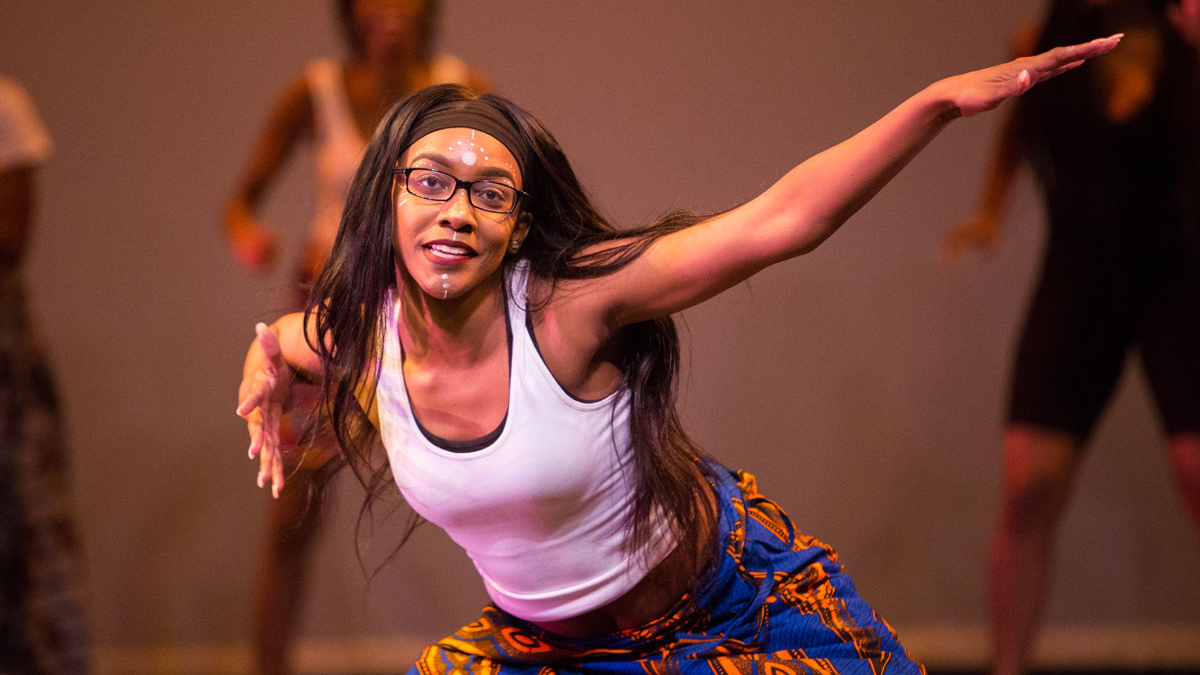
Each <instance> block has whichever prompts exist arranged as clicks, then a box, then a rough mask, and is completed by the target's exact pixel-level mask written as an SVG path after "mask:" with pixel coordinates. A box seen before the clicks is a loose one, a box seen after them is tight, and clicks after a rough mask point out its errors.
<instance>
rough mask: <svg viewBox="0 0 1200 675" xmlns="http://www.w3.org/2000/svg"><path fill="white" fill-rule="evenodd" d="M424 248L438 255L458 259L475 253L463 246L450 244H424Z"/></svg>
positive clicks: (463, 258)
mask: <svg viewBox="0 0 1200 675" xmlns="http://www.w3.org/2000/svg"><path fill="white" fill-rule="evenodd" d="M425 250H427V251H431V252H432V253H433V254H434V255H436V256H438V257H443V258H454V259H458V260H465V259H467V258H470V257H473V256H474V255H475V252H474V251H472V250H471V249H469V248H467V247H465V246H453V245H450V244H426V245H425Z"/></svg>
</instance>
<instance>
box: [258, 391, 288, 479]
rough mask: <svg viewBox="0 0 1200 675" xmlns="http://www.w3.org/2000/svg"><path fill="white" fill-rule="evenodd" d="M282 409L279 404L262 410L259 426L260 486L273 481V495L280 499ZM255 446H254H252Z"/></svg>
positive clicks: (281, 477)
mask: <svg viewBox="0 0 1200 675" xmlns="http://www.w3.org/2000/svg"><path fill="white" fill-rule="evenodd" d="M280 415H281V410H280V408H279V406H275V405H272V406H268V407H267V408H266V409H265V410H263V411H262V417H263V421H262V425H261V426H260V428H259V435H258V438H259V448H260V451H259V453H258V476H257V482H258V487H265V486H266V484H267V481H270V483H271V496H272V497H274V498H276V499H278V498H279V491H280V490H282V489H283V482H284V481H283V454H282V452H280V448H279V422H280V419H279V418H280ZM252 447H253V446H252Z"/></svg>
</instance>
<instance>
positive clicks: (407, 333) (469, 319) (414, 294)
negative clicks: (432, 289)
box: [397, 270, 508, 365]
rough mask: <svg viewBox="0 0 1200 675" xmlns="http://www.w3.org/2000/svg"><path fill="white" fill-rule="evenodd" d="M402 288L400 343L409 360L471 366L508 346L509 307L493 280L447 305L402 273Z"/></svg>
mask: <svg viewBox="0 0 1200 675" xmlns="http://www.w3.org/2000/svg"><path fill="white" fill-rule="evenodd" d="M397 278H398V279H401V280H402V281H401V283H400V305H401V310H400V311H401V315H400V322H399V334H400V343H401V345H403V347H404V354H405V358H406V359H412V360H414V361H416V362H421V361H426V360H430V359H433V360H437V361H439V362H444V363H445V362H448V363H456V364H460V365H466V364H469V363H474V362H478V361H480V360H482V359H483V358H485V357H486V356H487V355H488V354H490V353H491V352H492V350H494V349H496V348H498V347H501V346H504V345H506V344H507V335H506V334H507V324H506V322H505V318H504V317H505V314H506V312H507V311H508V307H507V305H506V303H505V296H504V293H503V291H502V287H501V284H502V283H503V276H502V274H501V273H500V271H496V273H495V274H493V275H492V277H490V278H488V279H487V280H486V281H485V282H484V283H481V284H479V285H478V286H476V287H475V288H473V289H471V290H470V291H469V292H467V293H466V294H464V295H461V296H459V297H455V298H449V299H446V300H442V299H440V298H435V297H433V296H430V295H429V294H428V293H426V292H425V291H424V290H423V289H421V288H420V287H419V286H418V285H417V284H416V283H415V282H414V281H413V280H412V279H411V278H409V277H408V276H407V275H406V274H404V273H403V272H401V271H400V270H397Z"/></svg>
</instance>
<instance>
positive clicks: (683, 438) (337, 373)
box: [305, 84, 715, 570]
mask: <svg viewBox="0 0 1200 675" xmlns="http://www.w3.org/2000/svg"><path fill="white" fill-rule="evenodd" d="M463 100H475V101H477V102H481V103H485V104H487V105H489V106H491V107H492V108H494V109H495V111H497V112H498V113H499V114H501V115H503V116H504V117H505V118H507V120H508V121H509V122H511V124H512V126H513V128H514V129H516V131H517V133H518V136H519V138H520V139H521V141H522V142H523V144H524V145H525V147H524V148H519V149H517V148H514V149H512V150H513V152H514V154H515V155H518V156H520V157H523V158H524V162H523V164H524V165H525V166H524V167H523V181H524V189H525V191H526V192H528V193H530V194H531V195H532V197H531V199H529V200H528V202H527V203H526V204H523V205H522V207H521V208H522V209H523V210H524V212H525V213H527V214H528V215H529V217H530V219H531V223H532V226H531V227H530V229H529V233H528V234H527V235H526V237H525V239H524V241H523V244H522V246H521V249H520V253H519V255H510V256H509V257H508V258H507V259H506V261H505V263H504V267H503V276H504V279H505V283H506V285H507V279H508V277H509V274H510V273H511V271H512V266H513V265H514V264H515V263H516V262H517V261H518V260H527V261H528V264H529V269H530V273H532V274H536V275H538V276H539V277H541V278H544V279H547V280H550V281H551V282H557V281H559V280H567V279H586V278H595V277H600V276H604V275H606V274H611V273H613V272H615V271H617V270H619V269H621V268H622V267H624V266H625V265H628V264H629V263H630V262H632V261H633V260H635V259H636V258H637V257H638V256H639V255H641V253H642V252H643V251H644V250H645V249H646V247H647V246H649V245H650V243H651V242H652V241H654V239H656V238H658V237H660V236H662V235H664V234H667V233H669V232H673V231H676V230H679V229H681V228H684V227H687V226H689V225H691V224H694V223H695V222H697V221H699V220H700V219H702V216H701V215H700V214H692V213H685V212H676V213H673V214H670V215H669V216H666V217H664V218H661V219H659V220H658V221H656V222H655V223H652V224H650V225H648V226H646V227H643V228H640V229H636V230H619V229H617V228H615V227H614V226H613V225H611V224H610V223H609V221H608V220H606V219H605V218H604V217H603V216H602V215H601V214H600V213H599V212H598V211H597V209H596V208H595V207H594V206H593V204H592V202H591V200H590V199H589V197H588V195H587V193H586V192H585V190H584V189H583V186H582V185H580V183H579V181H578V179H577V178H576V176H575V172H574V170H572V168H571V165H570V162H568V161H567V158H566V156H565V155H564V154H563V152H562V150H561V148H560V147H559V145H558V142H557V141H556V140H555V139H554V137H553V136H552V135H551V134H550V132H549V131H548V130H547V129H546V128H545V127H544V126H543V125H542V124H541V122H539V121H538V120H537V119H535V118H534V117H533V116H532V115H530V114H529V113H528V112H526V111H525V110H523V109H521V108H520V107H518V106H517V105H516V104H514V103H512V102H510V101H508V100H506V99H504V98H502V97H500V96H496V95H492V94H483V95H477V94H475V93H474V92H472V91H471V90H470V89H467V88H466V87H462V86H460V85H454V84H445V85H437V86H433V87H428V88H426V89H422V90H419V91H417V92H414V93H413V94H411V95H410V96H408V97H407V98H405V99H404V100H403V101H401V102H400V103H399V104H397V105H396V106H395V107H394V108H393V109H392V110H391V111H390V112H389V113H388V114H387V116H386V117H385V118H384V119H383V121H382V122H380V124H379V127H378V128H377V129H376V131H375V134H374V137H373V138H372V140H371V142H370V144H369V146H368V148H367V151H366V156H365V157H364V159H363V161H362V163H361V165H360V166H359V168H358V172H357V174H356V175H355V177H354V182H353V185H352V186H351V188H350V194H349V196H348V199H347V202H346V206H345V210H344V212H343V215H342V221H341V226H340V228H339V230H338V235H337V239H336V241H335V243H334V246H333V251H332V253H331V254H330V257H329V260H328V262H327V263H326V265H325V268H324V270H323V271H322V273H321V275H320V277H319V278H318V279H317V282H316V284H315V286H314V288H313V291H312V295H311V296H310V300H309V303H308V306H307V307H306V310H305V325H310V321H311V322H312V325H314V326H315V335H309V340H310V344H311V346H312V347H313V349H314V350H316V351H317V352H318V353H319V354H320V355H321V361H322V364H323V368H324V373H323V375H324V379H325V382H326V386H325V387H324V390H325V398H324V401H323V407H322V409H323V411H324V413H325V414H327V415H328V416H329V417H330V418H331V420H332V425H333V429H334V432H335V433H336V435H337V439H338V441H339V442H340V444H341V447H342V449H343V452H344V455H345V458H346V461H347V463H348V464H349V466H350V467H351V469H352V470H353V471H354V473H355V475H356V476H357V477H358V479H359V480H360V482H362V483H363V485H364V486H365V487H366V488H367V492H368V496H367V500H366V501H365V502H364V505H363V510H362V512H361V513H360V520H359V522H360V525H361V524H362V522H363V520H362V517H363V516H367V515H369V514H370V511H371V502H372V500H373V499H374V498H376V497H378V496H380V495H381V494H383V493H385V492H388V493H390V492H391V491H392V490H393V489H394V484H393V483H392V480H391V474H390V471H389V469H388V465H387V459H386V456H385V455H384V453H381V452H377V451H376V450H378V443H377V441H378V433H377V431H376V430H375V429H374V427H373V425H371V424H370V423H369V422H367V421H366V420H365V419H364V417H363V415H362V410H363V409H370V404H371V401H372V400H373V396H374V393H373V391H371V392H369V393H368V394H367V397H369V398H365V397H360V395H361V394H362V393H363V391H364V390H367V389H370V388H371V383H372V382H374V378H375V377H377V376H378V373H379V370H378V369H379V368H380V365H379V361H378V359H377V358H376V355H377V354H378V353H379V349H380V345H381V344H382V343H381V342H380V340H381V339H382V335H383V331H384V329H385V328H384V326H385V317H384V316H383V312H382V309H383V307H384V304H385V302H386V301H387V298H388V295H389V293H391V291H392V289H394V288H396V285H397V279H396V278H395V269H396V267H395V264H394V254H393V248H392V234H393V229H394V207H393V202H392V168H393V167H394V166H395V164H396V161H397V160H398V158H399V157H400V155H401V154H402V153H403V152H404V150H405V149H406V148H407V147H408V146H409V145H411V144H412V143H413V142H415V141H416V140H417V139H416V138H413V137H412V129H413V127H414V124H415V123H416V122H417V121H418V120H419V119H421V117H422V115H424V114H425V113H426V112H427V111H430V110H433V109H436V108H439V107H441V106H445V105H449V104H453V103H455V102H458V101H463ZM597 245H599V246H597ZM589 249H590V250H589ZM534 309H535V310H536V308H534ZM621 330H622V331H623V332H622V334H621V335H620V338H621V340H620V343H621V344H622V346H623V350H624V353H623V354H622V355H621V356H620V357H619V359H618V361H619V362H618V363H617V365H618V366H619V367H620V369H621V372H622V373H623V377H624V386H626V387H627V388H628V389H629V391H630V392H631V402H630V406H631V411H630V420H631V422H630V425H631V429H630V432H631V439H632V446H633V447H632V456H633V470H634V474H635V476H634V484H635V490H636V492H635V495H634V502H633V509H632V512H631V514H630V518H629V521H628V522H627V523H626V525H627V531H628V538H627V541H628V544H629V546H630V548H631V549H632V550H636V549H637V548H639V547H640V546H641V545H642V544H644V543H645V542H646V541H647V540H648V538H650V537H652V536H653V535H654V528H653V527H652V522H654V521H656V519H658V518H660V517H662V516H665V518H666V521H667V522H668V523H669V526H670V528H671V530H672V533H673V534H674V536H675V538H676V541H678V542H679V543H680V548H681V549H683V552H682V553H681V554H680V555H682V556H685V557H686V562H687V563H689V564H690V569H693V570H698V569H700V567H701V565H702V564H704V563H705V562H706V559H707V558H708V556H710V555H712V552H713V551H714V550H715V549H714V548H713V546H710V545H709V544H710V542H709V541H708V540H705V539H703V537H702V535H703V534H704V533H707V532H709V531H710V529H711V527H710V526H711V521H712V518H713V517H714V514H713V511H712V508H711V506H710V499H709V497H708V487H707V482H706V480H705V478H706V477H705V473H704V472H705V469H704V468H703V465H701V464H700V463H699V462H698V461H697V459H698V458H699V456H700V451H699V450H698V448H697V447H696V445H695V444H694V443H693V442H692V441H691V440H690V439H689V438H688V436H687V434H686V433H684V430H683V427H682V425H681V423H680V419H679V415H678V412H677V410H676V398H677V381H678V370H679V336H678V333H677V331H676V327H675V324H674V322H673V321H672V320H671V319H670V318H669V317H668V318H661V319H656V320H653V321H645V322H641V323H636V324H632V325H629V326H626V327H624V328H623V329H621ZM371 368H375V371H374V372H370V369H371ZM364 398H365V400H364ZM660 514H661V515H660ZM410 522H411V523H413V524H411V525H410V526H409V528H408V529H407V530H406V532H405V533H404V534H403V535H402V539H401V543H403V540H404V539H406V538H407V535H408V534H409V533H411V531H412V527H413V526H414V525H415V522H416V521H415V520H413V521H410Z"/></svg>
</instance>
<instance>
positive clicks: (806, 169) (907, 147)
mask: <svg viewBox="0 0 1200 675" xmlns="http://www.w3.org/2000/svg"><path fill="white" fill-rule="evenodd" d="M1120 37H1121V36H1119V35H1117V36H1113V37H1109V38H1103V39H1098V40H1094V41H1092V42H1088V43H1084V44H1080V45H1074V46H1070V47H1059V48H1056V49H1053V50H1050V51H1048V52H1045V53H1042V54H1038V55H1036V56H1031V57H1026V58H1020V59H1016V60H1014V61H1010V62H1009V63H1005V64H1002V65H998V66H994V67H991V68H986V69H983V70H977V71H973V72H970V73H964V74H962V75H956V76H954V77H949V78H946V79H943V80H940V81H938V82H935V83H934V84H932V85H930V86H928V87H926V88H925V89H924V90H922V91H921V92H920V93H918V94H916V95H915V96H913V97H911V98H909V99H908V100H907V101H905V102H903V103H901V104H900V105H899V106H898V107H896V108H895V109H894V110H892V111H891V112H889V113H888V114H887V115H885V116H884V117H883V118H882V119H880V120H878V121H877V122H875V123H874V124H872V125H871V126H869V127H867V128H866V129H864V130H863V131H861V132H859V133H858V134H856V135H854V136H853V137H851V138H850V139H848V140H846V141H843V142H842V143H840V144H838V145H836V146H834V147H833V148H830V149H828V150H826V151H824V152H821V153H820V154H817V155H815V156H814V157H812V158H810V159H808V160H807V161H805V162H804V163H802V164H800V165H799V166H797V167H796V168H794V169H792V170H791V171H789V172H788V173H787V174H786V175H785V176H784V177H783V178H781V179H780V180H779V181H778V182H776V183H775V184H774V185H773V186H771V187H770V188H769V189H768V190H767V191H766V192H764V193H763V194H761V195H759V196H758V197H756V198H755V199H753V200H751V201H750V202H747V203H746V204H744V205H742V206H740V207H738V208H737V209H734V210H733V211H730V212H728V213H725V214H722V215H720V216H717V217H716V218H713V219H711V220H708V221H705V222H702V223H700V224H698V225H695V226H693V227H690V228H687V229H685V230H681V231H679V232H676V233H673V234H670V235H668V236H665V237H662V238H661V239H659V240H657V241H656V242H654V244H653V245H651V246H650V247H649V248H648V249H647V251H646V252H645V253H644V254H643V255H642V256H641V257H640V258H638V259H637V260H636V261H635V262H633V263H631V264H630V265H629V266H627V267H626V268H624V269H623V270H622V271H621V272H619V273H617V274H614V275H611V276H609V277H604V278H602V279H600V280H597V281H596V282H595V283H594V289H593V290H594V293H592V294H588V296H589V298H590V299H585V300H583V301H580V303H579V307H577V309H578V310H579V311H581V312H583V313H587V312H588V311H589V309H590V311H594V312H596V313H597V315H596V316H594V317H593V318H594V320H596V321H598V322H599V323H600V324H601V325H604V326H606V328H607V330H610V331H611V330H613V329H615V328H617V327H620V326H622V325H626V324H629V323H633V322H636V321H642V320H646V319H651V318H654V317H659V316H664V315H667V314H670V313H672V312H676V311H680V310H682V309H685V308H687V307H690V306H692V305H694V304H696V303H698V302H701V301H703V300H705V299H707V298H709V297H712V296H713V295H716V294H717V293H719V292H721V291H723V290H725V289H727V288H730V287H731V286H733V285H736V284H738V283H740V282H741V281H743V280H745V279H746V278H748V277H749V276H751V275H752V274H754V273H755V272H757V271H759V270H761V269H763V268H764V267H766V266H768V265H771V264H773V263H776V262H779V261H782V260H786V259H788V258H792V257H794V256H797V255H800V254H803V253H806V252H808V251H811V250H812V249H814V248H816V247H817V246H818V245H819V244H820V243H821V242H823V241H824V240H825V239H826V238H828V237H829V236H830V235H831V234H833V233H834V232H835V231H836V230H837V229H838V227H840V226H841V225H842V223H844V222H845V221H846V220H847V219H848V218H849V217H850V216H851V215H853V214H854V213H855V212H856V211H857V210H858V209H859V208H861V207H862V205H863V204H865V203H866V202H867V201H868V200H870V199H871V197H873V196H874V195H875V194H876V193H877V192H878V191H879V190H880V188H882V187H883V186H884V185H885V184H886V183H887V182H888V181H889V180H891V179H892V177H893V176H895V175H896V174H897V173H898V172H899V171H900V169H901V168H903V167H904V166H905V165H906V164H907V163H908V162H909V161H910V160H911V159H912V158H913V157H914V156H915V155H916V154H917V153H918V152H919V151H920V150H921V149H922V148H924V147H925V145H926V144H928V143H929V141H930V140H932V139H933V138H934V137H935V136H936V135H937V134H938V133H939V132H940V131H941V130H942V129H943V128H944V127H945V126H946V125H947V124H948V123H949V122H950V121H952V120H954V119H956V118H958V117H969V116H971V115H975V114H978V113H981V112H985V111H988V110H991V109H993V108H995V107H997V106H999V105H1000V104H1001V103H1003V102H1004V101H1006V100H1008V99H1010V98H1013V97H1015V96H1019V95H1020V94H1022V93H1024V92H1025V91H1027V90H1028V89H1029V88H1030V87H1032V86H1033V85H1035V84H1037V83H1039V82H1042V81H1044V80H1047V79H1049V78H1052V77H1054V76H1056V75H1058V74H1060V73H1063V72H1066V71H1068V70H1070V69H1072V68H1075V67H1077V66H1079V65H1080V64H1082V63H1083V62H1084V61H1086V60H1087V59H1089V58H1092V57H1095V56H1099V55H1101V54H1104V53H1107V52H1108V51H1110V50H1112V49H1113V48H1114V47H1115V46H1116V45H1117V42H1118V41H1119V39H1120ZM587 305H590V307H588V308H585V306H587ZM580 318H582V319H584V320H585V321H586V320H587V319H586V318H585V317H580Z"/></svg>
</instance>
